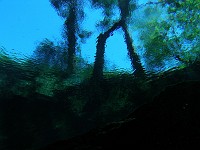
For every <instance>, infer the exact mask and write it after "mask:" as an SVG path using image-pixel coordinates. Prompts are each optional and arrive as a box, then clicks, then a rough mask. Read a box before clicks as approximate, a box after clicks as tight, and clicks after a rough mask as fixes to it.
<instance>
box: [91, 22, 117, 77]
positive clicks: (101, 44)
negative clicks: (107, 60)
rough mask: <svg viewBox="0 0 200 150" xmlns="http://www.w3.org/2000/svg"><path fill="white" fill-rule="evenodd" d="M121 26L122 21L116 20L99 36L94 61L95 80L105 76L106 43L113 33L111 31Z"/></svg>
mask: <svg viewBox="0 0 200 150" xmlns="http://www.w3.org/2000/svg"><path fill="white" fill-rule="evenodd" d="M120 26H121V21H119V22H116V23H115V24H114V25H113V26H112V27H111V28H110V29H109V30H108V31H106V32H105V33H101V34H100V35H99V36H98V38H97V39H98V40H97V46H96V49H97V51H96V56H95V62H94V69H93V78H94V79H95V80H99V79H102V78H103V67H104V53H105V44H106V40H107V38H108V37H109V36H110V35H111V33H112V32H113V31H115V30H117V29H119V28H120Z"/></svg>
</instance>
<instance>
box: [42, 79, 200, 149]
mask: <svg viewBox="0 0 200 150" xmlns="http://www.w3.org/2000/svg"><path fill="white" fill-rule="evenodd" d="M199 96H200V82H199V81H188V82H183V83H179V84H176V85H171V86H169V87H167V88H166V89H165V90H163V91H162V92H161V93H160V94H159V95H158V96H156V97H155V99H154V101H153V102H152V103H149V104H145V105H143V106H141V107H140V108H138V109H137V110H136V111H135V112H133V113H132V114H131V115H129V117H128V118H127V119H125V120H123V121H121V122H115V123H111V124H108V125H107V126H105V127H103V128H98V129H94V130H92V131H90V132H88V133H86V134H84V135H81V136H78V137H74V138H72V139H69V140H63V141H58V142H56V143H54V144H51V145H49V146H47V147H46V148H44V149H42V150H96V149H108V148H109V149H117V148H121V149H130V148H131V149H133V148H136V149H147V148H148V149H154V150H155V149H160V150H174V149H176V150H183V149H193V147H194V146H196V149H199V148H200V99H199Z"/></svg>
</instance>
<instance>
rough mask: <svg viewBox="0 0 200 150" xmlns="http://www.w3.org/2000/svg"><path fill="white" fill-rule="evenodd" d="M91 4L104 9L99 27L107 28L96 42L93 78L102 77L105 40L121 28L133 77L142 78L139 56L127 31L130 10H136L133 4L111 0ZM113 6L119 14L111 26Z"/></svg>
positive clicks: (95, 1) (129, 1)
mask: <svg viewBox="0 0 200 150" xmlns="http://www.w3.org/2000/svg"><path fill="white" fill-rule="evenodd" d="M92 4H93V5H94V6H95V7H102V8H103V9H104V16H105V17H104V20H103V21H102V22H100V24H102V25H101V26H104V27H105V26H107V30H106V31H105V32H104V33H101V34H100V35H99V36H98V38H97V39H98V40H97V47H96V48H97V50H96V57H95V63H94V71H93V76H94V78H96V79H101V78H102V77H103V64H104V53H105V43H106V40H107V38H109V37H110V35H112V33H113V32H114V31H115V30H117V29H119V28H122V30H123V31H124V35H125V42H126V44H127V49H128V54H129V56H130V60H131V64H132V66H133V69H135V72H134V74H135V76H139V77H144V75H145V72H144V69H143V67H142V64H141V62H140V59H139V56H138V55H137V53H136V52H135V50H134V47H133V40H132V38H131V36H130V34H129V31H128V27H127V24H128V18H129V17H130V8H131V9H132V10H134V9H136V4H135V2H133V3H131V0H126V1H123V0H118V1H117V0H111V1H108V0H106V1H101V0H92ZM113 6H117V7H118V8H119V10H120V11H121V13H120V19H119V20H118V21H116V22H115V23H113V25H111V24H112V20H110V18H111V16H112V14H113V13H112V12H113V9H112V8H113Z"/></svg>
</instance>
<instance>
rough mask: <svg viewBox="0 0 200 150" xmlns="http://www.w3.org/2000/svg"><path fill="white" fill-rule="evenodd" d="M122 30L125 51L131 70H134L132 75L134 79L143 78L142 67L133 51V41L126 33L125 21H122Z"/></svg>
mask: <svg viewBox="0 0 200 150" xmlns="http://www.w3.org/2000/svg"><path fill="white" fill-rule="evenodd" d="M122 29H123V31H124V35H125V42H126V45H127V49H128V55H129V57H130V60H131V64H132V67H133V70H135V71H134V75H135V76H136V77H144V76H145V71H144V68H143V67H142V64H141V61H140V59H139V57H138V55H137V53H136V52H135V49H134V47H133V41H132V38H131V36H130V34H129V32H128V29H127V25H126V23H125V21H123V23H122Z"/></svg>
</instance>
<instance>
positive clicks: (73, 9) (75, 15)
mask: <svg viewBox="0 0 200 150" xmlns="http://www.w3.org/2000/svg"><path fill="white" fill-rule="evenodd" d="M50 2H51V4H52V5H53V7H54V8H55V9H56V10H57V11H58V14H59V15H60V16H61V17H63V18H65V19H66V20H65V23H64V27H65V29H64V31H65V32H64V37H65V38H66V39H67V41H66V43H67V54H68V56H67V57H68V59H67V65H68V67H67V72H68V74H72V73H74V66H75V55H76V47H77V33H78V30H79V23H80V20H81V19H82V18H83V16H84V12H83V9H82V4H83V1H80V0H50Z"/></svg>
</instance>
